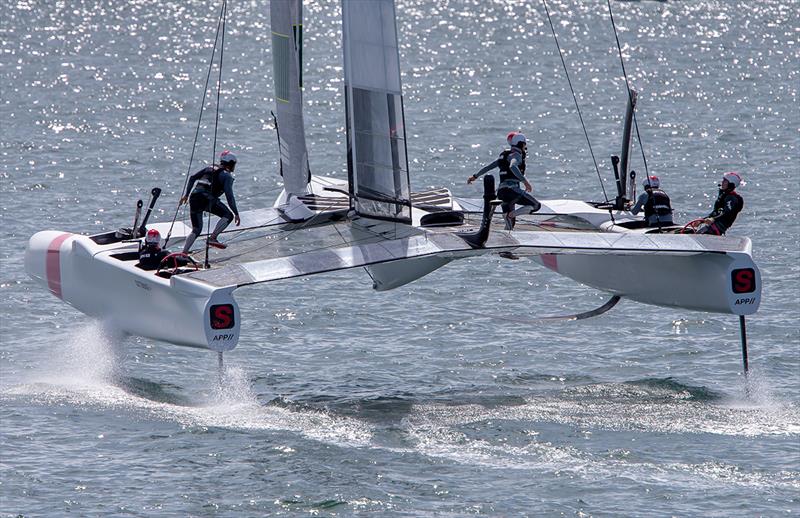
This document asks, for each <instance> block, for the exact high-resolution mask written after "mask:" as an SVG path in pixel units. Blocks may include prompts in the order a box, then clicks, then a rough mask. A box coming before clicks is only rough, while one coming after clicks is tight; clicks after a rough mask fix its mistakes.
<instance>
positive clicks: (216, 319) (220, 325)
mask: <svg viewBox="0 0 800 518" xmlns="http://www.w3.org/2000/svg"><path fill="white" fill-rule="evenodd" d="M208 314H209V316H210V317H211V329H230V328H232V327H233V326H234V325H235V324H236V321H235V320H234V316H233V315H234V311H233V304H216V305H214V306H211V307H210V308H209V312H208Z"/></svg>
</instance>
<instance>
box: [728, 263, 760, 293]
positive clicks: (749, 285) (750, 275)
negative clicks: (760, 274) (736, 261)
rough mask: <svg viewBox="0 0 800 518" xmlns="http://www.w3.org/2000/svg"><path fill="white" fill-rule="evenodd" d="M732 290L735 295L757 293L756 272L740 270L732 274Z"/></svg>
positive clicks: (749, 269)
mask: <svg viewBox="0 0 800 518" xmlns="http://www.w3.org/2000/svg"><path fill="white" fill-rule="evenodd" d="M731 288H732V289H733V292H734V293H752V292H754V291H756V272H755V270H753V269H752V268H739V269H738V270H733V271H732V272H731Z"/></svg>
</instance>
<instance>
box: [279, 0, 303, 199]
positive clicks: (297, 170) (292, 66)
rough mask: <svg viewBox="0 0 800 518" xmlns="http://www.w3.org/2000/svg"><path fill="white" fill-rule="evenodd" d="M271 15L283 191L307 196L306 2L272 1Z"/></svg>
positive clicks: (300, 0) (299, 0)
mask: <svg viewBox="0 0 800 518" xmlns="http://www.w3.org/2000/svg"><path fill="white" fill-rule="evenodd" d="M269 11H270V19H271V26H272V52H273V56H272V66H273V80H274V84H275V104H276V111H277V122H276V124H277V126H278V128H280V131H279V134H278V135H279V136H278V141H279V144H280V153H281V156H280V160H281V175H282V176H283V185H284V191H285V192H286V194H287V196H288V195H290V194H305V193H306V188H307V186H308V183H309V182H310V181H311V173H310V171H309V167H308V150H307V148H306V135H305V124H304V123H303V73H302V68H303V63H302V58H303V1H302V0H272V1H271V2H270V8H269Z"/></svg>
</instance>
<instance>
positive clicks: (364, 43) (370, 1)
mask: <svg viewBox="0 0 800 518" xmlns="http://www.w3.org/2000/svg"><path fill="white" fill-rule="evenodd" d="M342 33H343V38H342V48H343V52H344V80H345V112H346V129H347V170H348V179H349V189H350V194H351V202H350V203H351V207H352V208H353V209H355V211H356V212H357V213H358V214H360V215H362V216H367V217H372V218H378V219H385V220H391V221H398V222H403V223H410V222H411V187H410V181H409V175H408V158H407V149H406V130H405V120H404V115H403V92H402V86H401V83H400V54H399V51H398V45H397V23H396V20H395V7H394V0H342Z"/></svg>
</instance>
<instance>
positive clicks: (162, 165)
mask: <svg viewBox="0 0 800 518" xmlns="http://www.w3.org/2000/svg"><path fill="white" fill-rule="evenodd" d="M307 4H308V5H307V6H306V23H305V27H304V33H305V36H306V39H305V46H304V57H305V60H306V61H305V70H304V82H305V101H306V104H307V106H306V127H307V134H308V142H309V149H310V163H311V168H312V170H313V172H314V173H315V174H321V175H330V176H333V177H337V178H346V163H345V148H344V116H343V100H342V88H343V80H342V57H341V22H340V13H339V6H338V3H336V2H332V1H331V2H328V1H325V2H311V1H310V2H307ZM547 5H548V7H549V9H550V13H551V16H552V17H553V22H554V27H555V30H556V33H557V35H558V38H559V43H560V44H561V47H562V49H563V56H564V59H565V61H566V63H567V66H568V69H569V72H570V77H571V80H572V84H573V86H574V88H575V92H576V95H577V99H578V102H579V103H580V107H581V111H582V114H583V118H584V120H585V122H586V127H587V132H588V134H589V136H590V139H591V144H592V150H593V152H594V154H595V156H596V159H597V162H598V166H599V170H600V176H601V177H602V178H603V181H604V184H605V189H606V191H607V192H608V196H609V197H611V196H613V193H612V190H613V186H612V173H611V167H610V160H609V157H610V155H612V154H619V147H620V140H621V136H620V133H621V126H622V116H623V114H624V107H625V102H626V93H625V79H624V77H623V74H622V70H621V67H620V60H619V56H618V54H617V48H616V40H615V37H614V32H613V29H612V26H611V20H610V18H609V12H608V6H607V4H606V3H605V2H599V1H580V2H571V1H566V0H561V1H549V2H548V4H547ZM612 8H613V14H614V21H615V22H616V25H617V30H618V33H619V40H620V44H621V46H622V51H623V54H624V58H625V69H626V71H627V75H628V79H629V81H630V83H631V86H632V87H633V88H635V89H636V90H637V91H638V92H639V111H638V123H639V131H640V134H641V141H642V146H641V147H642V148H643V149H644V156H645V157H646V160H647V171H648V172H650V173H651V174H658V175H659V176H660V177H661V181H662V186H663V188H664V190H666V192H667V193H669V195H670V196H671V198H672V201H673V206H674V207H675V209H676V219H677V220H678V221H683V222H685V221H688V220H690V219H693V218H695V217H698V216H702V215H704V214H706V213H707V212H708V211H709V210H710V207H711V204H712V202H713V199H714V197H715V196H716V192H717V184H718V183H719V181H720V177H721V174H722V173H723V172H725V171H729V170H735V171H739V172H740V173H741V174H742V176H743V177H744V178H745V181H746V182H747V184H746V185H745V186H744V187H742V188H741V189H740V192H741V194H742V195H743V196H744V199H745V208H744V211H743V212H742V213H741V214H740V216H739V219H738V220H737V222H736V225H735V226H734V227H733V229H732V230H731V232H730V233H731V234H732V235H746V236H750V237H751V238H752V240H753V256H754V258H755V260H756V261H757V263H758V264H759V266H760V268H761V271H762V275H763V283H764V289H763V303H762V305H761V309H760V311H759V312H758V314H756V315H754V316H752V317H749V319H748V332H749V346H750V362H751V367H752V371H751V376H750V378H751V379H750V389H749V392H750V395H749V396H748V395H747V392H746V386H745V381H744V376H743V375H742V365H741V356H740V342H739V326H738V320H737V318H736V317H735V316H731V315H719V314H706V313H697V312H691V311H683V310H676V309H664V308H657V307H650V306H644V305H641V304H638V303H635V302H630V301H625V300H623V301H622V302H621V303H620V304H619V305H618V306H617V307H616V308H614V309H613V310H612V311H610V312H609V313H606V314H604V315H602V316H600V317H597V318H593V319H589V320H585V321H580V322H565V323H547V324H545V323H542V322H537V321H535V318H536V317H537V316H540V315H545V314H559V313H569V312H576V311H582V310H588V309H591V308H594V307H597V306H600V305H601V304H603V302H605V300H607V298H608V295H605V294H603V293H600V292H597V291H595V290H593V289H591V288H588V287H586V286H581V285H578V284H576V283H574V282H573V281H570V280H569V279H565V278H561V277H558V276H557V275H555V274H554V273H552V272H550V271H548V270H546V269H544V268H541V267H539V266H537V265H536V264H534V263H532V262H530V261H528V260H524V259H523V260H519V261H509V260H505V259H502V258H499V257H498V256H487V257H483V258H479V259H473V260H469V261H461V262H458V263H455V264H451V265H449V266H447V267H446V268H443V269H441V270H439V271H436V272H434V273H432V274H431V275H429V276H427V277H426V278H424V279H423V280H421V281H418V282H415V283H412V284H409V285H407V286H404V287H401V288H398V289H396V290H393V291H389V292H380V293H379V292H374V291H373V290H372V289H371V281H370V279H369V277H368V276H367V275H366V273H365V272H364V271H363V270H353V271H347V272H340V273H336V274H325V275H322V276H317V277H309V278H302V279H297V280H292V281H286V282H280V283H275V284H268V285H264V286H260V287H252V288H245V289H241V290H239V291H237V292H236V296H237V299H238V301H239V304H240V306H241V308H242V339H241V340H240V342H239V345H238V347H237V348H236V349H235V350H234V351H232V352H230V353H226V355H225V369H224V372H223V373H222V376H221V377H220V376H219V374H218V371H217V357H216V355H215V354H214V353H210V352H207V351H202V350H194V349H186V348H181V347H177V346H173V345H169V344H166V343H161V342H156V341H151V340H146V339H140V338H131V337H120V336H118V335H117V334H116V333H115V332H114V331H113V330H111V329H108V328H106V327H105V326H104V325H103V324H102V323H99V322H95V321H93V320H91V319H89V318H87V317H85V316H84V315H82V314H80V313H78V312H77V311H75V310H74V309H72V308H71V307H69V306H67V305H65V304H63V303H62V302H61V301H59V300H58V299H56V298H55V297H53V296H52V295H50V294H49V293H47V292H46V291H45V290H43V289H42V288H41V287H39V286H37V285H35V284H34V283H33V282H32V281H31V280H30V279H28V277H27V276H26V274H25V271H24V266H23V256H24V247H25V244H26V242H27V240H28V238H29V237H30V236H31V235H32V234H33V233H35V232H37V231H39V230H43V229H58V230H67V231H73V232H79V233H86V234H89V233H97V232H101V231H107V230H113V229H116V228H118V227H121V226H130V223H131V221H132V219H133V213H134V207H135V203H136V200H137V199H140V198H143V199H144V200H145V201H147V197H148V194H149V191H150V189H151V188H152V187H156V186H158V187H161V188H163V189H164V194H163V195H162V199H161V200H160V201H159V204H158V206H157V213H156V214H155V216H154V217H155V219H156V220H158V221H169V220H171V218H172V217H173V215H174V214H175V209H176V204H177V200H178V198H179V193H180V190H181V188H182V185H183V182H184V179H185V175H186V173H187V171H194V170H196V169H198V168H200V167H201V166H202V165H203V164H204V163H206V162H207V161H209V160H211V158H212V155H213V151H212V141H213V136H214V112H215V109H214V101H215V99H216V93H215V92H210V93H209V97H208V98H207V100H206V110H205V112H204V116H203V119H202V127H201V129H200V138H199V142H198V147H197V153H196V156H195V160H194V162H193V163H192V164H190V163H189V159H190V156H191V154H192V143H193V140H194V134H195V128H196V124H197V121H198V117H199V115H200V108H201V103H202V98H203V87H204V83H205V77H206V73H207V66H208V62H209V58H210V56H211V49H212V44H213V40H214V33H215V28H216V22H217V15H218V12H219V9H220V4H219V3H218V2H207V1H204V2H200V1H162V0H133V1H127V2H106V1H100V0H81V1H49V2H40V1H35V0H5V1H4V2H2V6H0V12H1V13H2V14H0V195H1V198H0V206H1V207H2V211H1V212H0V218H1V221H0V228H2V230H3V232H2V233H0V261H2V265H1V268H0V319H1V320H0V325H1V326H2V329H0V337H2V338H1V339H0V515H2V516H18V515H23V516H63V515H74V516H181V517H183V516H280V515H283V516H307V515H312V516H351V515H361V514H367V513H375V514H381V515H388V516H414V517H417V516H471V515H481V516H582V517H585V516H796V515H797V514H798V513H800V323H799V321H800V288H798V286H799V285H800V245H799V244H798V243H799V242H800V230H798V225H797V222H798V219H800V198H799V197H798V189H797V185H798V175H799V174H800V130H799V129H798V128H799V127H800V104H799V103H798V90H800V2H797V1H759V2H750V1H746V2H745V1H740V2H734V1H730V2H729V1H708V0H697V1H670V2H652V1H643V2H617V1H615V2H612ZM397 18H398V28H399V31H400V44H401V66H402V70H403V83H404V93H405V118H406V123H407V136H408V151H409V160H410V168H411V181H412V186H413V188H414V189H416V190H422V189H426V188H429V187H437V186H445V187H448V188H450V189H451V190H452V191H453V193H455V194H456V195H458V196H464V197H478V196H480V189H479V188H478V187H476V186H468V185H467V184H466V178H467V177H468V176H469V175H470V174H472V173H473V172H475V171H476V170H478V169H479V168H480V167H481V166H482V165H484V164H485V163H488V162H489V161H491V160H493V159H494V158H495V157H496V155H497V153H499V152H500V151H501V149H502V147H503V145H504V144H505V136H506V133H507V132H509V131H511V130H520V131H523V132H524V133H525V134H526V135H527V136H528V138H529V139H530V141H531V142H530V146H529V147H530V152H529V158H528V171H529V172H528V175H529V176H530V177H531V178H532V181H533V185H534V194H535V195H536V196H538V197H540V198H543V199H552V198H573V199H584V200H595V201H598V200H602V199H603V198H604V195H603V191H602V189H601V184H600V181H599V180H598V174H597V172H596V171H595V168H594V165H593V162H592V156H591V154H590V152H589V150H588V146H587V143H586V139H585V137H584V134H583V130H582V128H581V125H580V121H579V119H578V116H577V114H576V111H575V107H574V103H573V100H572V95H571V93H570V89H569V85H568V84H567V81H566V78H565V76H564V71H563V69H562V65H561V62H560V60H559V58H558V52H557V51H556V48H555V44H554V41H553V36H552V34H551V30H550V25H549V24H548V21H547V17H546V15H545V11H544V7H543V4H542V3H540V2H537V1H520V0H517V1H514V0H503V1H500V0H493V1H489V0H450V1H447V0H437V1H428V0H398V1H397ZM224 59H225V62H224V67H223V75H222V78H223V84H222V89H221V95H220V101H221V105H220V108H221V110H220V116H219V126H218V132H217V150H218V151H219V150H221V149H223V148H227V149H230V150H232V151H234V152H235V153H236V154H237V155H238V156H239V166H238V168H237V171H236V176H237V180H236V193H237V197H238V204H239V207H240V208H241V209H242V210H246V209H253V208H260V207H266V206H271V204H272V202H273V200H274V198H275V197H276V196H277V194H278V192H279V191H280V189H281V179H280V177H279V175H278V163H277V157H278V148H277V141H276V136H275V131H274V128H273V125H272V121H271V117H270V110H271V109H274V98H273V93H272V92H273V87H272V53H271V50H270V29H269V9H268V4H267V2H266V1H263V0H252V1H238V0H231V1H230V2H229V13H228V23H227V30H226V34H225V52H224ZM216 73H217V70H216V69H215V70H214V74H216ZM633 156H634V162H633V167H634V169H636V170H637V171H638V172H640V177H641V176H642V175H643V173H644V171H645V166H644V162H643V160H642V152H641V151H640V147H639V146H638V145H636V146H634V154H633ZM178 218H179V219H183V220H185V219H186V215H185V214H183V213H182V212H181V213H179V214H178ZM632 274H641V272H632ZM646 274H647V275H656V276H657V275H660V274H661V272H659V271H657V270H656V269H654V270H653V271H650V272H646ZM131 318H136V315H135V314H134V315H131Z"/></svg>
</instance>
